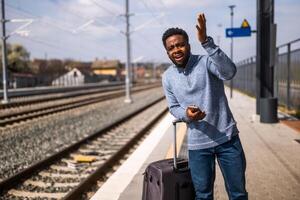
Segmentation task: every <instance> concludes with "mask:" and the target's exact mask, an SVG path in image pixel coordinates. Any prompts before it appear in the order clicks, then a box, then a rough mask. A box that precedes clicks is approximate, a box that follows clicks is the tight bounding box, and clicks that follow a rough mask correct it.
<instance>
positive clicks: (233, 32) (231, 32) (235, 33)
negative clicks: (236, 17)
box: [226, 27, 251, 37]
mask: <svg viewBox="0 0 300 200" xmlns="http://www.w3.org/2000/svg"><path fill="white" fill-rule="evenodd" d="M247 36H251V28H250V27H247V28H226V37H247Z"/></svg>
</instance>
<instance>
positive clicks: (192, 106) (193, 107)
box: [188, 105, 200, 112]
mask: <svg viewBox="0 0 300 200" xmlns="http://www.w3.org/2000/svg"><path fill="white" fill-rule="evenodd" d="M188 108H191V109H192V112H195V111H197V110H200V109H199V107H198V106H196V105H190V106H188Z"/></svg>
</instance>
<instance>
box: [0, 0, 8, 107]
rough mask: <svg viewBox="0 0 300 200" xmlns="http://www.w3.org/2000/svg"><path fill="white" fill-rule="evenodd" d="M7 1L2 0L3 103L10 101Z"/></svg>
mask: <svg viewBox="0 0 300 200" xmlns="http://www.w3.org/2000/svg"><path fill="white" fill-rule="evenodd" d="M5 23H6V20H5V2H4V0H1V25H2V38H1V39H2V73H3V100H2V103H3V104H6V103H8V101H9V100H8V95H7V72H6V68H7V55H6V30H5Z"/></svg>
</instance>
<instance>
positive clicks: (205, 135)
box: [162, 14, 248, 200]
mask: <svg viewBox="0 0 300 200" xmlns="http://www.w3.org/2000/svg"><path fill="white" fill-rule="evenodd" d="M196 28H197V36H198V39H199V41H200V43H201V44H202V47H203V48H204V49H205V50H206V51H207V53H208V55H193V54H191V50H190V44H189V38H188V35H187V33H186V32H185V31H184V30H182V29H179V28H170V29H168V30H167V31H166V32H165V33H164V34H163V37H162V41H163V44H164V46H165V49H166V51H167V54H168V56H169V58H170V59H171V61H172V62H173V63H174V65H172V66H170V67H169V68H168V69H167V70H166V71H165V72H164V74H163V78H162V83H163V88H164V92H165V95H166V98H167V101H168V106H169V110H170V112H171V114H172V115H174V116H175V117H176V118H178V119H181V120H183V121H185V122H187V127H188V149H189V166H190V170H191V175H192V180H193V183H194V187H195V192H196V200H200V199H201V200H203V199H213V187H214V180H215V159H216V158H217V161H218V163H219V166H220V168H221V171H222V174H223V177H224V181H225V186H226V190H227V193H228V196H229V199H230V200H245V199H248V195H247V191H246V188H245V170H246V160H245V155H244V151H243V148H242V145H241V143H240V139H239V136H238V132H239V131H238V129H237V126H236V122H235V120H234V118H233V116H232V113H231V111H230V109H229V106H228V102H227V98H226V96H225V92H224V84H223V80H230V79H232V78H233V77H234V75H235V73H236V66H235V65H234V63H233V62H232V61H231V60H230V59H229V58H228V57H227V56H226V55H225V54H224V52H223V51H221V49H220V48H219V47H218V46H216V45H215V44H214V42H213V39H212V38H211V37H207V35H206V20H205V16H204V14H199V15H198V25H196Z"/></svg>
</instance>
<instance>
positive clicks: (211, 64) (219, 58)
mask: <svg viewBox="0 0 300 200" xmlns="http://www.w3.org/2000/svg"><path fill="white" fill-rule="evenodd" d="M202 46H203V48H204V49H205V50H206V51H207V53H208V57H207V61H206V66H207V68H208V70H209V71H210V72H211V73H212V74H214V75H215V76H217V77H218V78H219V79H221V80H230V79H232V78H233V77H234V75H235V74H236V66H235V64H234V63H233V62H232V61H231V60H230V58H228V56H227V55H226V54H225V53H224V52H223V51H222V50H221V49H220V48H219V47H218V46H216V45H215V44H214V41H213V39H212V38H211V37H208V41H207V42H206V43H204V44H203V45H202Z"/></svg>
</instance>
